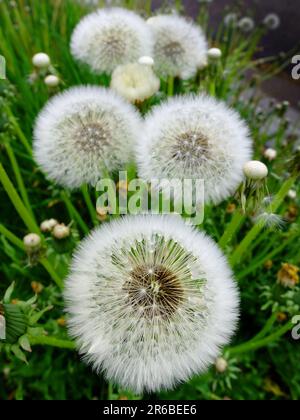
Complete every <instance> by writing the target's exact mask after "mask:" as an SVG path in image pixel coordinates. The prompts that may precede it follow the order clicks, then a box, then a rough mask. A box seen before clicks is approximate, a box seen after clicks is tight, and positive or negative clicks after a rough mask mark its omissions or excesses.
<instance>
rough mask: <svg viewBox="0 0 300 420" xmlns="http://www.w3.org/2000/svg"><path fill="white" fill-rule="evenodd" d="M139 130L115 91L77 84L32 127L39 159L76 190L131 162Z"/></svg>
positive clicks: (131, 112)
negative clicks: (105, 172) (104, 171)
mask: <svg viewBox="0 0 300 420" xmlns="http://www.w3.org/2000/svg"><path fill="white" fill-rule="evenodd" d="M139 131H140V117H139V116H138V113H137V112H136V111H135V110H134V108H133V107H132V106H131V105H130V104H128V103H127V102H126V101H124V100H123V99H122V98H120V97H119V96H118V95H116V94H115V93H114V92H112V91H109V90H106V89H103V88H98V87H92V86H87V87H76V88H72V89H69V90H67V91H66V92H64V93H63V94H60V95H57V96H55V97H54V98H53V99H52V100H50V102H49V103H48V104H47V105H46V107H45V108H44V110H42V112H41V113H40V115H39V117H38V119H37V121H36V125H35V131H34V137H35V141H34V151H35V158H36V160H37V162H38V163H39V164H40V166H41V167H42V168H43V170H44V171H45V172H46V174H47V175H48V176H49V178H50V179H52V180H54V181H56V182H57V183H59V184H61V185H64V186H67V187H70V188H77V187H80V186H82V185H83V184H85V183H89V184H96V182H97V181H98V180H99V178H100V177H101V173H102V171H103V169H104V168H107V169H108V170H109V171H113V170H116V169H118V168H119V167H122V165H123V164H124V163H127V162H128V161H129V160H130V159H131V156H132V154H133V151H132V149H133V144H134V143H135V141H136V138H137V136H138V135H139Z"/></svg>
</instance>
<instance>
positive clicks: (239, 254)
mask: <svg viewBox="0 0 300 420" xmlns="http://www.w3.org/2000/svg"><path fill="white" fill-rule="evenodd" d="M295 180H296V177H291V178H290V179H288V180H287V181H285V183H284V184H283V185H282V187H281V189H280V191H279V192H278V194H277V195H276V196H275V198H274V200H273V202H272V211H273V212H274V213H275V212H276V211H277V210H278V209H279V207H280V206H281V204H282V202H283V200H284V199H285V197H286V196H287V194H288V192H289V190H290V189H291V188H292V186H293V185H294V182H295ZM263 229H264V226H263V224H261V223H258V224H256V225H254V226H253V228H252V229H251V230H250V231H249V232H248V234H247V235H246V236H245V238H244V239H243V241H242V242H241V243H240V245H239V246H238V247H237V249H236V250H235V252H234V253H233V255H232V256H231V258H230V262H231V265H232V266H233V267H234V266H235V265H237V264H239V263H240V262H241V260H242V258H243V257H244V256H245V255H246V253H247V250H248V248H249V247H250V245H251V243H252V242H253V241H254V240H255V239H256V238H257V236H258V235H259V234H260V232H261V231H262V230H263Z"/></svg>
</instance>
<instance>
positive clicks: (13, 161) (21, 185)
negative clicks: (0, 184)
mask: <svg viewBox="0 0 300 420" xmlns="http://www.w3.org/2000/svg"><path fill="white" fill-rule="evenodd" d="M5 147H6V151H7V154H8V157H9V160H10V163H11V166H12V169H13V171H14V174H15V177H16V181H17V184H18V188H19V191H20V194H21V197H22V200H23V201H24V203H25V205H26V208H27V210H28V211H29V213H30V214H31V216H32V218H33V219H35V217H34V214H33V211H32V209H31V205H30V201H29V198H28V194H27V191H26V188H25V184H24V181H23V178H22V174H21V171H20V168H19V165H18V161H17V159H16V156H15V153H14V151H13V149H12V148H11V146H10V144H9V143H8V142H6V143H5Z"/></svg>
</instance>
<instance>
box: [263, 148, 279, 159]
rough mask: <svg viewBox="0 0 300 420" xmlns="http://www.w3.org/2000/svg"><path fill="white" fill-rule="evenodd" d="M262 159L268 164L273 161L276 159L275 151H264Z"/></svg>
mask: <svg viewBox="0 0 300 420" xmlns="http://www.w3.org/2000/svg"><path fill="white" fill-rule="evenodd" d="M264 157H265V158H266V159H268V160H269V161H270V162H271V161H272V160H275V159H276V157H277V151H276V150H275V149H272V148H269V149H266V150H265V151H264Z"/></svg>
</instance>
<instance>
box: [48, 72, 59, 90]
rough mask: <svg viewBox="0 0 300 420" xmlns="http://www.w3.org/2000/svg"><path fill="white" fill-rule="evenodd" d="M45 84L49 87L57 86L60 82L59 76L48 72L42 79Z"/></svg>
mask: <svg viewBox="0 0 300 420" xmlns="http://www.w3.org/2000/svg"><path fill="white" fill-rule="evenodd" d="M44 82H45V85H47V86H49V87H57V86H58V85H59V84H60V80H59V77H57V76H55V75H54V74H49V75H48V76H46V77H45V79H44Z"/></svg>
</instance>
